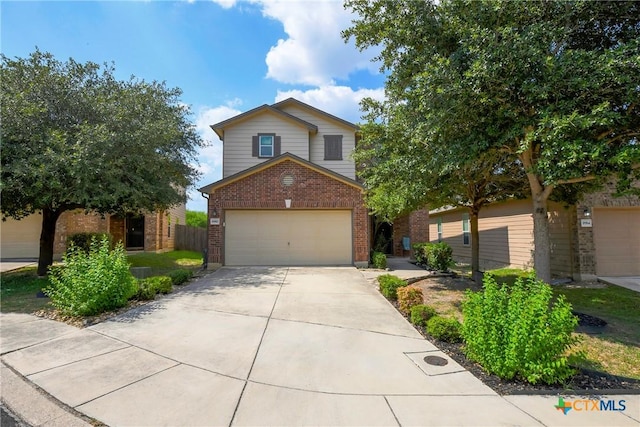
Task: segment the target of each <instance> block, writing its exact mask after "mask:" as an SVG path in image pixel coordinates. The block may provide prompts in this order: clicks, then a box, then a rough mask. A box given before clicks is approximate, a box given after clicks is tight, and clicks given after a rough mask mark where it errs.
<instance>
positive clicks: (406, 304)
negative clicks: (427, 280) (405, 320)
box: [396, 285, 424, 315]
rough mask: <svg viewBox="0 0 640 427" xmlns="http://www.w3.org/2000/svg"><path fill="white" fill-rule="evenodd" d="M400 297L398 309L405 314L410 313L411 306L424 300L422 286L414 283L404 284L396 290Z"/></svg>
mask: <svg viewBox="0 0 640 427" xmlns="http://www.w3.org/2000/svg"><path fill="white" fill-rule="evenodd" d="M396 294H397V297H398V309H399V310H400V312H401V313H402V314H404V315H408V314H409V312H410V311H411V307H414V306H416V305H418V304H422V303H423V301H424V298H423V295H422V288H420V287H418V286H414V285H409V286H403V287H400V288H398V289H397V291H396Z"/></svg>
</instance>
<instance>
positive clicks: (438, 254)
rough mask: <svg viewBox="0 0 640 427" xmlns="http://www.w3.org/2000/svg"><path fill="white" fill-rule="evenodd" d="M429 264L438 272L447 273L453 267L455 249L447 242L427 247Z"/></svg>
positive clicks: (431, 244) (430, 244)
mask: <svg viewBox="0 0 640 427" xmlns="http://www.w3.org/2000/svg"><path fill="white" fill-rule="evenodd" d="M426 251H427V263H428V265H429V267H431V268H432V269H434V270H438V271H447V270H449V267H451V266H452V265H453V249H451V246H449V245H448V244H447V243H445V242H440V243H429V244H427V245H426Z"/></svg>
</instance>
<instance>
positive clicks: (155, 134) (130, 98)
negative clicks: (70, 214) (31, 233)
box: [0, 50, 202, 274]
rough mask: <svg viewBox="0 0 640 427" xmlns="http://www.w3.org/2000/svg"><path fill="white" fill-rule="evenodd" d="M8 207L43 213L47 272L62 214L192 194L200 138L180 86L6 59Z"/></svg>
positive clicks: (146, 205)
mask: <svg viewBox="0 0 640 427" xmlns="http://www.w3.org/2000/svg"><path fill="white" fill-rule="evenodd" d="M0 59H1V61H0V66H1V73H2V79H1V80H0V85H1V87H0V92H1V93H2V94H3V98H2V100H3V102H2V105H1V114H0V122H2V136H1V139H2V159H1V160H2V167H1V174H2V179H1V181H2V207H1V208H2V214H3V215H4V216H8V217H12V218H16V219H19V218H21V217H24V216H26V215H28V214H31V213H33V212H36V211H41V212H42V214H43V231H44V233H43V237H45V238H44V239H43V240H42V243H41V246H42V247H41V250H42V252H41V253H42V254H43V255H42V256H43V257H45V259H40V260H39V265H38V273H39V274H45V273H46V267H47V266H48V265H50V264H51V262H52V257H53V236H54V235H55V224H56V220H57V218H58V217H59V216H60V215H61V214H62V213H63V212H65V211H68V210H73V209H77V208H83V209H86V210H88V211H96V212H100V213H105V214H107V213H127V212H141V211H152V212H153V211H158V210H165V209H167V208H169V207H171V206H173V205H176V204H179V203H183V202H184V201H185V192H184V189H185V188H186V187H188V186H189V185H190V184H191V183H193V182H194V181H195V180H196V178H197V177H198V175H199V173H198V171H197V168H196V163H197V159H196V155H197V151H198V148H199V147H200V146H201V145H202V139H201V137H200V136H199V135H198V133H197V131H196V129H195V126H194V125H193V124H192V123H190V121H189V120H190V111H189V108H188V107H186V106H185V104H184V103H183V102H182V101H181V100H180V96H181V91H180V89H177V88H168V87H166V85H165V83H159V82H145V81H143V80H138V79H136V78H134V77H132V78H130V79H129V80H126V81H119V80H117V79H116V78H115V70H114V68H113V67H110V66H105V67H100V66H99V65H98V64H95V63H91V62H88V63H84V64H83V63H79V62H76V61H74V60H73V59H69V60H68V61H66V62H60V61H58V60H56V59H55V58H54V57H53V55H51V54H49V53H44V52H41V51H39V50H36V51H35V52H33V53H32V54H31V55H29V57H27V58H16V59H10V58H8V57H6V56H4V55H2V56H1V58H0Z"/></svg>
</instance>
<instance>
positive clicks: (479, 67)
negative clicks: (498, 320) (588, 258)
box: [343, 0, 640, 281]
mask: <svg viewBox="0 0 640 427" xmlns="http://www.w3.org/2000/svg"><path fill="white" fill-rule="evenodd" d="M346 7H348V8H351V9H352V10H353V11H354V12H355V13H356V14H358V15H359V18H358V19H356V20H355V21H354V22H353V26H352V27H351V28H349V29H347V30H346V31H345V32H344V34H343V35H344V37H345V38H350V37H354V38H355V41H356V45H357V46H358V47H359V48H361V49H364V48H367V47H369V46H373V45H381V46H382V51H381V53H380V56H379V58H378V60H380V61H381V64H382V69H383V70H384V71H386V72H388V79H387V82H386V85H385V89H386V95H387V100H386V102H387V103H388V104H403V105H406V107H407V108H408V109H409V110H410V111H412V112H413V113H415V114H416V115H419V116H421V117H423V118H424V124H425V126H429V125H437V127H438V131H437V132H436V133H435V135H436V137H437V140H438V142H439V143H440V144H442V145H444V146H446V147H447V149H448V150H450V152H452V153H456V155H458V156H461V157H465V158H467V159H474V158H476V157H478V156H479V155H481V154H482V153H484V152H486V151H491V150H498V151H501V152H503V153H505V154H506V155H508V156H509V159H510V160H509V161H510V162H511V163H512V164H514V165H517V166H519V167H520V168H521V169H522V171H523V173H524V174H525V175H524V176H526V182H527V184H528V186H529V188H530V192H531V197H532V213H533V219H534V242H535V243H534V246H535V251H534V265H535V269H536V274H537V276H538V277H539V278H540V279H543V280H545V281H549V280H550V278H551V267H550V245H549V231H548V218H547V201H548V200H549V198H550V197H551V196H552V194H553V192H554V190H556V189H557V188H558V187H559V186H562V185H568V184H576V183H583V182H586V181H593V182H596V183H597V182H599V181H601V180H604V179H607V178H609V177H611V176H612V174H617V175H618V185H619V188H618V190H619V191H621V192H622V191H633V190H632V189H630V188H629V184H630V182H631V181H632V179H634V178H637V177H638V176H639V175H640V173H639V170H638V169H637V166H638V165H639V164H640V144H638V136H639V135H640V113H639V109H638V100H639V98H640V86H638V81H640V54H639V52H640V3H638V2H591V1H551V0H549V1H529V2H511V1H501V0H485V1H467V0H443V1H440V2H438V3H435V2H432V1H425V2H414V1H400V0H375V1H369V0H350V1H347V3H346Z"/></svg>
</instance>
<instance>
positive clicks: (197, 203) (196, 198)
mask: <svg viewBox="0 0 640 427" xmlns="http://www.w3.org/2000/svg"><path fill="white" fill-rule="evenodd" d="M241 104H242V101H241V100H240V99H239V98H236V99H233V100H231V101H228V102H227V103H226V105H220V106H217V107H207V106H204V107H201V108H199V109H198V112H197V114H196V121H195V125H196V130H197V131H198V133H199V134H200V136H201V137H202V139H203V140H204V141H205V143H206V146H205V147H203V148H201V149H200V152H199V153H198V160H199V165H198V166H197V169H198V170H199V171H200V173H201V174H202V176H201V177H200V181H199V182H198V183H196V189H191V190H189V191H188V196H189V202H188V203H187V205H188V208H189V209H195V210H200V211H203V210H206V203H205V200H204V199H202V197H201V196H200V193H199V192H198V191H197V188H200V187H203V186H205V185H208V184H211V183H212V182H215V181H217V180H219V179H220V178H222V141H220V138H218V135H216V133H215V132H214V131H213V130H212V129H211V127H210V126H211V125H213V124H216V123H218V122H221V121H223V120H226V119H228V118H230V117H233V116H236V115H238V114H240V113H241V111H239V110H237V109H236V108H234V107H237V106H240V105H241Z"/></svg>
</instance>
